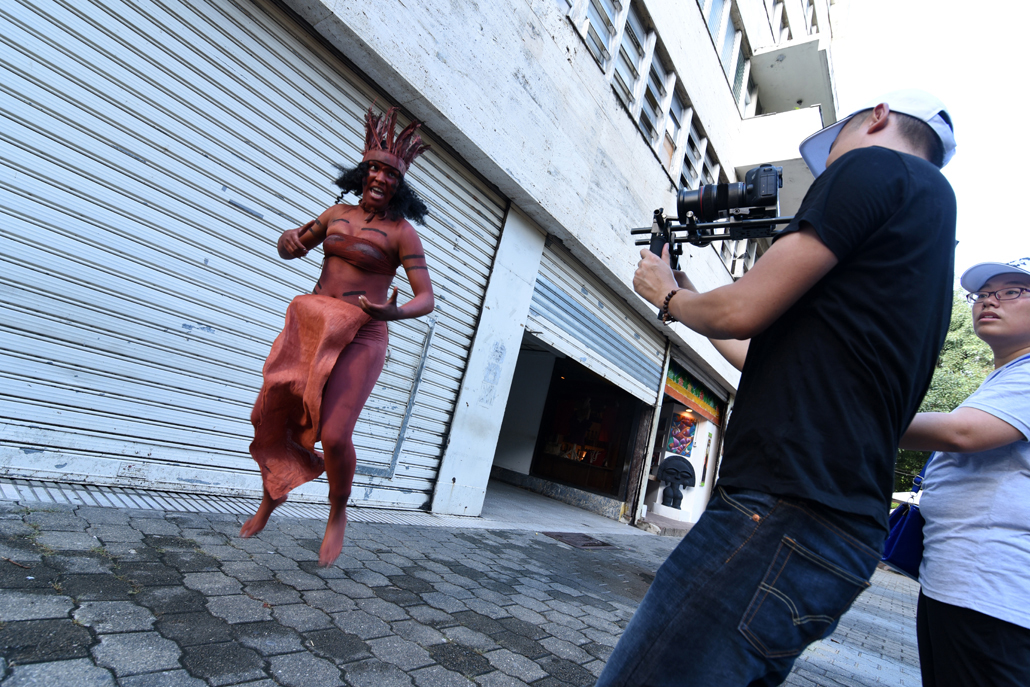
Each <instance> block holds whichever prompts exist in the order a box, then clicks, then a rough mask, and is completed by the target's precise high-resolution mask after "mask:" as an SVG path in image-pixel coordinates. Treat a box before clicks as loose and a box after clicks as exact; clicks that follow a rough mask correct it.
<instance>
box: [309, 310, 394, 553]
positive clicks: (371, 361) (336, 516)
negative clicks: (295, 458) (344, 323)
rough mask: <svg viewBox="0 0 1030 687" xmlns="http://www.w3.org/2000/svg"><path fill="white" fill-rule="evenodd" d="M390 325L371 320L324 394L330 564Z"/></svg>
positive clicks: (326, 542)
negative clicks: (357, 439) (357, 434)
mask: <svg viewBox="0 0 1030 687" xmlns="http://www.w3.org/2000/svg"><path fill="white" fill-rule="evenodd" d="M385 356H386V325H385V323H370V324H369V325H366V326H365V327H364V328H362V330H361V331H360V332H359V333H358V336H357V337H355V338H354V341H353V342H351V344H350V345H349V346H347V348H345V349H344V350H343V352H342V353H341V354H340V357H339V359H338V360H337V361H336V365H335V367H333V371H332V374H330V375H329V381H328V382H326V385H325V392H324V393H323V395H322V429H321V438H322V450H323V452H324V454H325V476H326V479H327V480H328V482H329V521H328V522H327V523H326V527H325V537H323V539H322V546H321V548H320V549H319V551H318V564H319V565H321V566H323V567H326V566H329V565H332V563H333V561H335V560H336V558H337V557H338V556H339V555H340V550H341V549H342V548H343V535H344V531H345V530H346V529H347V499H349V498H350V492H351V485H352V484H353V482H354V469H355V467H356V466H357V455H356V454H355V452H354V441H353V438H352V436H351V435H352V434H353V433H354V425H355V424H356V423H357V421H358V416H359V415H360V414H361V409H362V408H364V406H365V401H367V400H368V396H369V394H371V393H372V389H373V388H374V387H375V384H376V380H377V379H379V373H380V372H382V370H383V361H384V359H385Z"/></svg>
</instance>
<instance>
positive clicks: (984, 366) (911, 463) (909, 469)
mask: <svg viewBox="0 0 1030 687" xmlns="http://www.w3.org/2000/svg"><path fill="white" fill-rule="evenodd" d="M993 369H994V354H993V353H992V352H991V348H990V346H988V345H987V344H985V343H984V342H983V341H981V340H980V339H979V338H977V336H976V334H975V333H974V332H973V318H972V316H971V314H970V311H969V304H968V303H966V299H965V296H964V294H963V292H962V291H956V292H955V297H954V299H953V300H952V305H951V324H950V325H949V326H948V336H947V338H946V339H945V340H944V347H943V348H942V349H941V355H940V358H938V360H937V369H936V370H935V371H934V373H933V381H931V382H930V388H929V390H928V391H927V392H926V396H925V397H924V398H923V403H922V405H921V406H920V407H919V412H921V413H950V412H951V411H952V410H954V409H955V408H957V407H958V406H959V404H960V403H962V401H964V400H966V398H968V397H969V395H970V394H971V393H973V392H974V391H976V389H977V387H979V386H980V384H981V383H983V380H984V379H985V378H986V377H987V375H988V374H989V373H990V371H991V370H993ZM929 457H930V454H929V453H927V452H925V451H906V450H904V449H902V450H899V451H898V459H897V464H896V465H895V467H894V470H895V473H894V491H908V490H910V489H911V488H912V477H914V476H915V475H917V474H919V471H920V470H921V469H922V467H923V464H924V463H925V462H926V459H927V458H929Z"/></svg>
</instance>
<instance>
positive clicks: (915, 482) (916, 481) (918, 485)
mask: <svg viewBox="0 0 1030 687" xmlns="http://www.w3.org/2000/svg"><path fill="white" fill-rule="evenodd" d="M936 455H937V452H936V451H935V452H933V453H931V454H930V457H929V458H927V459H926V462H925V463H923V469H922V470H920V471H919V474H918V475H916V476H915V477H913V478H912V493H913V494H918V493H919V490H920V489H922V488H923V475H925V474H926V468H927V466H928V465H929V464H930V461H931V460H933V458H934V456H936Z"/></svg>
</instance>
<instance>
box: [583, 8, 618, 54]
mask: <svg viewBox="0 0 1030 687" xmlns="http://www.w3.org/2000/svg"><path fill="white" fill-rule="evenodd" d="M617 14H618V13H617V12H616V9H615V6H614V5H613V4H612V2H611V0H589V2H587V18H588V19H589V20H590V26H589V28H588V29H587V47H588V48H589V49H590V52H591V53H592V54H593V55H594V59H596V60H597V61H598V62H600V63H601V64H602V65H603V64H604V63H605V62H607V61H608V60H609V59H611V56H612V54H611V44H612V38H614V36H615V17H616V15H617Z"/></svg>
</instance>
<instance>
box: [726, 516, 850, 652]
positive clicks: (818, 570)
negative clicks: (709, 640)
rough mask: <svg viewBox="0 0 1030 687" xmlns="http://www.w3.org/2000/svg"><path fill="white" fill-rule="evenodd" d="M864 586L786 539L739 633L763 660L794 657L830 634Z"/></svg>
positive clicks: (838, 568) (833, 565)
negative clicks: (763, 657) (758, 652)
mask: <svg viewBox="0 0 1030 687" xmlns="http://www.w3.org/2000/svg"><path fill="white" fill-rule="evenodd" d="M841 545H842V546H846V545H845V544H841ZM868 586H869V582H868V581H867V580H865V579H862V578H861V577H859V576H857V575H855V574H853V573H851V572H848V571H847V570H845V569H844V568H842V567H840V566H839V565H837V564H835V563H833V562H831V561H829V560H827V559H826V558H824V557H823V556H820V555H819V554H817V553H815V552H814V551H812V550H810V549H807V548H805V547H804V546H802V545H801V544H799V543H798V542H797V541H795V540H794V539H792V538H790V537H786V536H785V537H783V539H782V540H781V541H780V545H779V547H778V548H777V549H776V555H775V557H774V558H773V561H772V564H770V566H769V569H768V571H766V573H765V577H764V578H763V579H762V582H761V584H759V585H758V590H757V591H756V592H755V595H754V596H753V597H752V599H751V603H750V605H749V606H748V608H747V610H746V611H744V617H743V618H742V619H741V621H740V625H739V626H738V629H739V630H740V632H741V633H742V634H743V635H744V636H745V637H746V638H747V640H748V641H749V642H750V643H751V645H752V646H754V647H755V648H756V649H758V651H760V652H761V653H762V655H763V656H765V657H767V658H782V657H787V656H796V655H798V654H800V653H801V652H802V651H804V649H805V647H806V646H808V645H809V644H811V643H812V642H814V641H816V640H818V639H821V638H823V637H825V636H826V635H827V634H829V633H830V632H831V631H832V630H833V628H834V627H835V626H836V623H837V620H839V619H840V616H841V615H843V613H844V611H846V610H847V609H848V607H849V606H851V603H852V602H853V601H854V600H855V598H857V597H858V595H859V594H860V593H861V592H862V591H863V590H864V589H866V588H867V587H868Z"/></svg>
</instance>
